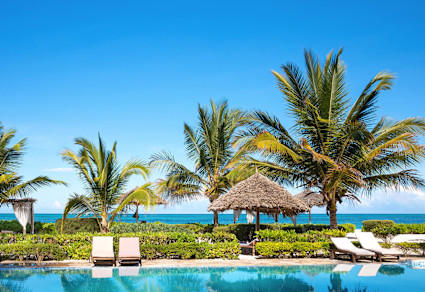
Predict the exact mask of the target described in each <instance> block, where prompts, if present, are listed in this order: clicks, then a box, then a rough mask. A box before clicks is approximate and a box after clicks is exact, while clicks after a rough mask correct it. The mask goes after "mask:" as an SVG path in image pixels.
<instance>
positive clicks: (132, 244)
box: [118, 237, 142, 266]
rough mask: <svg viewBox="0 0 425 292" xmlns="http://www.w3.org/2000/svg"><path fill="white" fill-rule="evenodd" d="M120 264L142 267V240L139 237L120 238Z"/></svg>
mask: <svg viewBox="0 0 425 292" xmlns="http://www.w3.org/2000/svg"><path fill="white" fill-rule="evenodd" d="M118 262H119V264H120V265H123V264H137V265H140V266H141V265H142V258H141V256H140V240H139V238H138V237H120V243H119V250H118Z"/></svg>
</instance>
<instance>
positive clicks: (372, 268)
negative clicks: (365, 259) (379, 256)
mask: <svg viewBox="0 0 425 292" xmlns="http://www.w3.org/2000/svg"><path fill="white" fill-rule="evenodd" d="M380 267H381V264H366V265H363V266H362V267H361V269H360V271H359V273H358V274H357V276H359V277H375V276H376V275H377V274H378V271H379V268H380Z"/></svg>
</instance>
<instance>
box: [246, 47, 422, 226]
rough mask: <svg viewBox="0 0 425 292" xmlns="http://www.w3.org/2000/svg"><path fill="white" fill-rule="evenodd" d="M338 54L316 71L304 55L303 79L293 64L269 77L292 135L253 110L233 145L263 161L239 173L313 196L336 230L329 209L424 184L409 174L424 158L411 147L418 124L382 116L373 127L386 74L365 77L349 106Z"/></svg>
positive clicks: (388, 78) (389, 76) (389, 82)
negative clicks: (253, 172) (256, 174)
mask: <svg viewBox="0 0 425 292" xmlns="http://www.w3.org/2000/svg"><path fill="white" fill-rule="evenodd" d="M341 53H342V50H340V51H339V52H338V53H337V54H333V53H332V52H331V53H329V54H328V55H327V57H326V61H325V63H324V64H323V65H322V64H320V62H319V60H317V59H315V58H314V57H313V54H312V52H309V51H306V52H305V62H306V68H307V72H306V76H303V74H302V72H301V71H300V70H299V69H298V67H297V66H295V65H293V64H287V65H283V66H282V69H283V71H284V74H280V73H277V72H275V71H273V74H274V76H275V77H276V79H277V84H278V87H279V89H280V90H281V91H282V93H283V94H284V97H285V101H286V102H287V104H288V106H289V113H290V115H291V116H292V117H293V118H294V119H295V125H294V127H293V130H294V131H293V133H292V134H291V133H290V132H289V131H288V130H287V129H286V128H285V127H284V126H283V125H282V124H281V123H280V122H279V120H278V118H276V117H273V116H270V115H269V114H267V113H264V112H261V111H257V112H254V113H253V114H252V120H251V127H250V128H249V130H247V131H246V132H245V133H242V134H241V136H240V139H239V143H240V144H239V145H241V148H244V149H245V150H249V151H252V152H255V153H260V154H261V155H262V157H263V158H262V159H254V158H251V159H247V160H246V161H244V162H243V163H242V164H241V167H251V168H252V167H257V168H258V169H259V170H260V171H261V172H264V173H265V174H267V175H268V176H270V177H272V178H273V179H275V180H276V181H278V182H280V183H292V184H295V185H297V186H302V187H306V188H312V189H315V190H317V191H318V192H320V193H321V194H322V195H323V196H324V198H325V201H326V202H327V210H328V212H329V216H330V225H331V228H337V215H336V212H337V203H341V202H342V201H343V200H345V199H348V200H356V201H360V199H359V195H360V194H366V195H369V196H370V195H371V192H372V191H373V190H375V189H378V188H385V189H386V188H396V189H398V188H400V187H404V188H417V187H422V186H423V185H424V181H423V179H422V178H421V177H420V176H419V174H418V172H417V170H416V169H414V168H413V167H414V166H415V165H416V164H417V163H419V162H420V161H421V160H422V158H423V157H424V155H425V151H424V146H423V145H420V144H419V142H418V136H420V135H423V134H424V133H425V120H424V119H422V118H407V119H404V120H401V121H394V120H391V119H389V118H387V117H382V118H381V119H380V120H379V121H378V122H377V123H374V120H375V119H376V109H377V106H376V103H377V100H378V96H379V94H380V93H381V92H382V91H384V90H389V89H391V87H392V83H393V80H394V75H393V74H391V73H388V72H380V73H378V74H377V75H376V76H375V77H374V78H372V80H371V81H370V82H369V83H368V84H367V85H366V87H365V89H364V90H363V92H362V93H361V94H360V96H359V97H358V98H357V99H356V100H355V102H354V104H353V105H352V106H351V107H350V106H349V101H350V100H349V98H348V91H347V88H346V78H345V73H346V67H345V65H344V64H343V62H342V61H341V59H340V55H341Z"/></svg>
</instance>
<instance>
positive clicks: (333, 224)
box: [328, 190, 338, 229]
mask: <svg viewBox="0 0 425 292" xmlns="http://www.w3.org/2000/svg"><path fill="white" fill-rule="evenodd" d="M335 196H336V191H335V190H334V191H333V194H332V198H331V201H330V202H329V204H328V210H329V223H330V229H338V222H337V218H336V197H335Z"/></svg>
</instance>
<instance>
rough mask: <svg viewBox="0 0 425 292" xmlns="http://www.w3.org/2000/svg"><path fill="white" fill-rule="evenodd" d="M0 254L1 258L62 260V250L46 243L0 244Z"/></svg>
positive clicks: (63, 253)
mask: <svg viewBox="0 0 425 292" xmlns="http://www.w3.org/2000/svg"><path fill="white" fill-rule="evenodd" d="M0 254H1V257H2V258H3V259H9V260H14V259H15V260H20V261H23V260H37V261H39V262H41V261H43V260H63V259H65V257H66V255H65V252H64V250H63V249H62V248H61V247H60V246H57V245H54V244H48V243H36V244H32V243H29V242H19V243H14V244H2V245H0Z"/></svg>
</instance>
